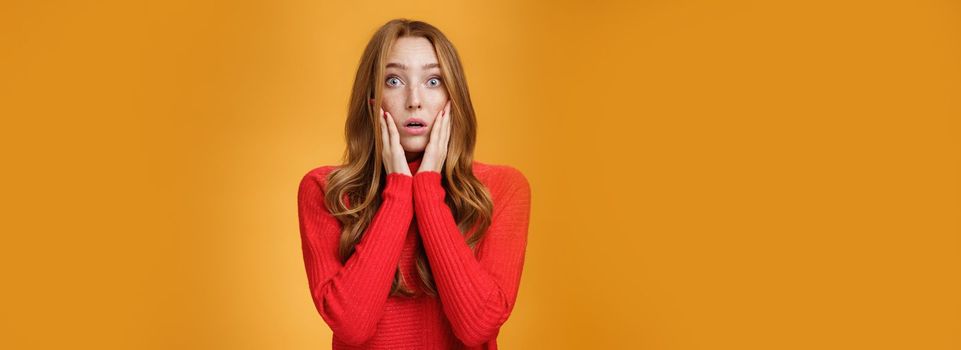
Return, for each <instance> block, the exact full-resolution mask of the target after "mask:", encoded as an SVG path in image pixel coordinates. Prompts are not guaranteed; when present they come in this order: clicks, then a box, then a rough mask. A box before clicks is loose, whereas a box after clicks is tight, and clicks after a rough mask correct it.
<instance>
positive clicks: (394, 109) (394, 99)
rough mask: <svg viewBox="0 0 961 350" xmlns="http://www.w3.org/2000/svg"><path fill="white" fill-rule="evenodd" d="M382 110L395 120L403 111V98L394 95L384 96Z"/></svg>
mask: <svg viewBox="0 0 961 350" xmlns="http://www.w3.org/2000/svg"><path fill="white" fill-rule="evenodd" d="M384 109H386V110H387V112H388V113H390V115H392V116H394V117H395V118H396V117H397V115H398V114H399V113H401V112H403V111H404V98H403V96H396V95H395V94H384Z"/></svg>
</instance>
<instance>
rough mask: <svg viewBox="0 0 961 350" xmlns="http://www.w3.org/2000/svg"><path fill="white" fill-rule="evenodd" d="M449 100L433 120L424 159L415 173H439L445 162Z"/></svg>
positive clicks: (447, 140)
mask: <svg viewBox="0 0 961 350" xmlns="http://www.w3.org/2000/svg"><path fill="white" fill-rule="evenodd" d="M450 128H451V126H450V100H447V104H446V105H444V108H442V109H441V113H440V115H438V116H437V118H434V126H432V127H431V128H430V141H428V143H427V148H425V149H424V159H423V160H421V162H420V166H419V167H418V168H417V172H418V173H420V172H423V171H436V172H438V173H441V169H443V167H444V161H445V160H447V143H448V142H449V141H450Z"/></svg>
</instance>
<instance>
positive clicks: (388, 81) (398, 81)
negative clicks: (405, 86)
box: [387, 77, 400, 86]
mask: <svg viewBox="0 0 961 350" xmlns="http://www.w3.org/2000/svg"><path fill="white" fill-rule="evenodd" d="M391 80H396V81H397V84H400V79H397V77H387V85H389V86H395V85H394V84H391V83H390V81H391Z"/></svg>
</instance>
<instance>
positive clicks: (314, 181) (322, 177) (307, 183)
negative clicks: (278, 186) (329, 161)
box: [300, 165, 340, 192]
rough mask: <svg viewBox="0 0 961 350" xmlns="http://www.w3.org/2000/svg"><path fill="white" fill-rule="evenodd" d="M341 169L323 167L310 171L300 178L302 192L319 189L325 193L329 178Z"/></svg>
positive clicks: (335, 166)
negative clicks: (332, 173)
mask: <svg viewBox="0 0 961 350" xmlns="http://www.w3.org/2000/svg"><path fill="white" fill-rule="evenodd" d="M339 167H340V166H339V165H321V166H318V167H315V168H312V169H310V170H308V171H307V173H305V174H304V175H303V176H302V177H301V178H300V191H301V192H303V191H304V190H307V189H319V190H320V191H321V192H323V191H324V189H325V188H326V187H327V176H328V175H330V173H331V172H333V171H334V170H336V169H337V168H339Z"/></svg>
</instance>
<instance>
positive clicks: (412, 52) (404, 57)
mask: <svg viewBox="0 0 961 350" xmlns="http://www.w3.org/2000/svg"><path fill="white" fill-rule="evenodd" d="M387 62H397V63H402V64H404V65H405V66H407V67H413V69H420V68H421V66H423V65H424V64H428V63H436V62H437V55H436V54H435V53H434V45H431V43H430V41H429V40H427V38H424V37H402V38H397V41H395V42H394V45H393V46H391V48H390V52H389V53H388V54H387ZM408 69H411V68H408Z"/></svg>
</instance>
